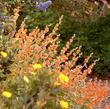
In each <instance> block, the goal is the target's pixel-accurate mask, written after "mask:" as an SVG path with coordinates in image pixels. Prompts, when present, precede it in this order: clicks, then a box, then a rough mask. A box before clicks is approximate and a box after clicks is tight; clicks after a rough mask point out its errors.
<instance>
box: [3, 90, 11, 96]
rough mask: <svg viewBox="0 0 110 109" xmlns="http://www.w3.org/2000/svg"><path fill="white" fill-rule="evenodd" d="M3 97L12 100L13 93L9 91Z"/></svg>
mask: <svg viewBox="0 0 110 109" xmlns="http://www.w3.org/2000/svg"><path fill="white" fill-rule="evenodd" d="M2 95H3V96H4V97H6V98H11V97H12V93H11V92H8V91H3V93H2Z"/></svg>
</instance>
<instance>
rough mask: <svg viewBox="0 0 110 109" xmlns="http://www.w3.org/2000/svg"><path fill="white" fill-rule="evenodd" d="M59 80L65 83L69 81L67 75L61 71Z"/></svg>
mask: <svg viewBox="0 0 110 109" xmlns="http://www.w3.org/2000/svg"><path fill="white" fill-rule="evenodd" d="M59 80H60V82H61V83H67V82H69V78H68V76H66V75H64V74H62V73H61V74H60V75H59Z"/></svg>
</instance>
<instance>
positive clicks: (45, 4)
mask: <svg viewBox="0 0 110 109" xmlns="http://www.w3.org/2000/svg"><path fill="white" fill-rule="evenodd" d="M51 4H52V1H51V0H48V1H46V2H40V3H39V4H37V5H36V8H37V9H38V10H40V11H45V10H46V9H47V8H48V7H49V6H50V5H51Z"/></svg>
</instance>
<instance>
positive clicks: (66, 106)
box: [60, 100, 68, 109]
mask: <svg viewBox="0 0 110 109" xmlns="http://www.w3.org/2000/svg"><path fill="white" fill-rule="evenodd" d="M60 106H61V107H62V108H65V109H67V108H68V102H66V101H64V100H61V101H60Z"/></svg>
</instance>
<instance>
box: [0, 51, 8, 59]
mask: <svg viewBox="0 0 110 109" xmlns="http://www.w3.org/2000/svg"><path fill="white" fill-rule="evenodd" d="M0 54H1V55H2V56H3V57H4V58H6V57H7V56H8V54H7V53H6V52H3V51H1V52H0Z"/></svg>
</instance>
